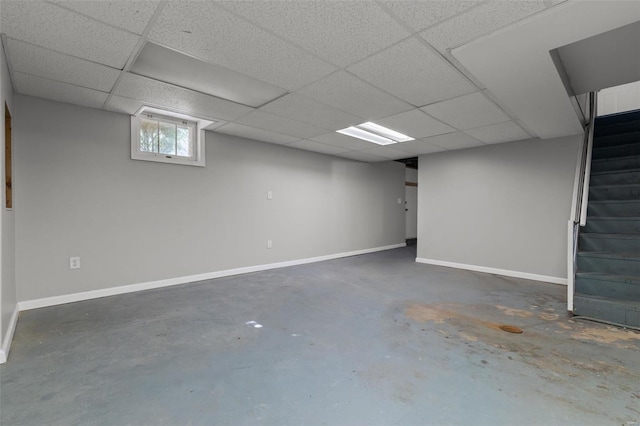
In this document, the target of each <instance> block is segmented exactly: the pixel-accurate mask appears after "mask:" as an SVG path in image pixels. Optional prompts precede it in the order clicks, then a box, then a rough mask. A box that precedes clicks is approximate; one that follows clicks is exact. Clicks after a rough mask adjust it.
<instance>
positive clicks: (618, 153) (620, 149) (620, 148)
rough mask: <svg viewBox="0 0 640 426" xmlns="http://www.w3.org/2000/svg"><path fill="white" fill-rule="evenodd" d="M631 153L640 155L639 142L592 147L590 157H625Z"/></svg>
mask: <svg viewBox="0 0 640 426" xmlns="http://www.w3.org/2000/svg"><path fill="white" fill-rule="evenodd" d="M632 155H640V143H636V144H633V145H615V146H605V147H599V148H594V149H593V153H592V156H591V158H593V159H594V160H598V159H600V158H613V157H627V156H632Z"/></svg>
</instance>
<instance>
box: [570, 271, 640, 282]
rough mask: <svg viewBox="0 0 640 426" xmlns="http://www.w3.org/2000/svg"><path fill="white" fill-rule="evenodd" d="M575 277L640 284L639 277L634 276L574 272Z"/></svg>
mask: <svg viewBox="0 0 640 426" xmlns="http://www.w3.org/2000/svg"><path fill="white" fill-rule="evenodd" d="M576 277H585V278H605V279H606V280H608V281H621V280H631V281H637V282H638V283H640V277H638V276H636V275H624V274H609V273H606V272H576Z"/></svg>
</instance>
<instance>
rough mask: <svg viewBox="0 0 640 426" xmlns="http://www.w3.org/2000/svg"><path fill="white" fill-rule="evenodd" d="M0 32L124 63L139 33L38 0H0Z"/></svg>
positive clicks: (111, 62) (93, 58)
mask: <svg viewBox="0 0 640 426" xmlns="http://www.w3.org/2000/svg"><path fill="white" fill-rule="evenodd" d="M1 24H2V32H4V33H5V34H7V36H9V37H11V38H14V39H18V40H22V41H26V42H29V43H32V44H37V45H39V46H44V47H46V48H49V49H52V50H56V51H58V52H62V53H66V54H68V55H72V56H77V57H80V58H84V59H87V60H90V61H94V62H98V63H101V64H104V65H108V66H110V67H112V68H122V67H124V65H125V63H126V62H127V59H129V56H131V54H132V53H133V49H134V47H135V45H136V43H137V42H138V39H139V37H138V36H136V35H133V34H131V33H128V32H126V31H123V30H118V29H116V28H113V27H111V26H109V25H105V24H102V23H100V22H97V21H94V20H92V19H89V18H86V17H84V16H81V15H78V14H76V13H74V12H71V11H69V10H66V9H63V8H60V7H58V6H55V5H53V4H50V3H45V2H41V1H16V2H13V1H11V2H2V21H1Z"/></svg>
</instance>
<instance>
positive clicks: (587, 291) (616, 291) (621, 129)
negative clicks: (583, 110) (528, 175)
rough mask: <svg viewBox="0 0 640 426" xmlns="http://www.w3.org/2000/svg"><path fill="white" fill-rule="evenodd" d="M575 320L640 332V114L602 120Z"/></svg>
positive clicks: (580, 244)
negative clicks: (580, 318) (592, 320)
mask: <svg viewBox="0 0 640 426" xmlns="http://www.w3.org/2000/svg"><path fill="white" fill-rule="evenodd" d="M594 129H595V132H594V140H593V155H592V160H591V180H590V187H589V203H588V208H587V224H586V226H585V227H584V228H581V229H580V235H579V239H578V253H577V259H576V260H577V273H576V276H575V295H574V309H573V313H574V314H575V315H582V316H587V317H591V318H595V319H600V320H605V321H609V322H614V323H617V324H621V325H627V326H633V327H640V111H633V112H629V113H623V114H616V115H612V116H606V117H601V118H597V119H596V122H595V127H594Z"/></svg>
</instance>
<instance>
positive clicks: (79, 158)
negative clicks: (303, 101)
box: [15, 96, 405, 301]
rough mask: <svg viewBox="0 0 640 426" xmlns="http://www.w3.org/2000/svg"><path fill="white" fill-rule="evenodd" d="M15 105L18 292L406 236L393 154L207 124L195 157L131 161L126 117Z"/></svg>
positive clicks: (84, 287)
mask: <svg viewBox="0 0 640 426" xmlns="http://www.w3.org/2000/svg"><path fill="white" fill-rule="evenodd" d="M16 107H17V112H18V114H17V117H16V123H15V128H16V131H15V133H16V140H17V142H18V143H17V147H16V148H17V149H16V153H15V161H16V163H17V166H16V170H17V176H16V178H17V179H16V181H17V182H16V190H17V191H18V192H19V193H20V197H19V198H17V199H16V204H17V209H18V210H19V211H20V212H21V214H20V215H18V217H17V218H16V219H17V220H16V265H17V272H18V299H19V300H21V301H24V300H33V299H38V298H43V297H50V296H56V295H65V294H71V293H77V292H83V291H90V290H97V289H105V288H110V287H114V286H122V285H128V284H136V283H144V282H149V281H156V280H162V279H169V278H174V277H183V276H189V275H195V274H205V273H209V272H215V271H219V270H227V269H233V268H241V267H246V266H254V265H262V264H271V263H276V262H282V261H288V260H297V259H305V258H310V257H316V256H323V255H329V254H336V253H342V252H350V251H355V250H360V249H367V248H374V247H381V246H386V245H392V244H400V243H403V242H404V206H403V205H402V204H399V203H398V199H402V198H403V197H404V178H405V171H404V165H403V164H401V163H394V162H385V163H375V164H369V163H359V162H353V161H349V160H345V159H340V158H337V157H331V156H328V155H324V154H317V153H312V152H308V151H303V150H298V149H294V148H288V147H283V146H279V145H274V144H268V143H264V142H258V141H253V140H249V139H243V138H238V137H235V136H230V135H223V134H217V133H213V132H207V134H206V144H207V147H206V155H207V159H206V164H207V166H206V167H204V168H201V167H190V166H178V165H172V164H162V163H152V162H145V161H133V160H131V159H130V158H129V156H130V147H129V138H130V124H129V117H128V116H126V115H121V114H117V113H111V112H106V111H99V110H93V109H89V108H82V107H76V106H71V105H66V104H61V103H56V102H53V101H46V100H42V99H37V98H31V97H24V96H17V97H16ZM269 191H271V193H272V199H268V197H267V193H268V192H269ZM267 240H271V241H272V245H273V247H272V248H271V249H268V248H267ZM71 256H79V257H80V258H81V262H80V264H81V268H80V269H75V270H70V269H69V257H71Z"/></svg>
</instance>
